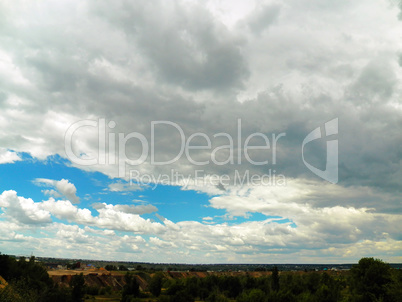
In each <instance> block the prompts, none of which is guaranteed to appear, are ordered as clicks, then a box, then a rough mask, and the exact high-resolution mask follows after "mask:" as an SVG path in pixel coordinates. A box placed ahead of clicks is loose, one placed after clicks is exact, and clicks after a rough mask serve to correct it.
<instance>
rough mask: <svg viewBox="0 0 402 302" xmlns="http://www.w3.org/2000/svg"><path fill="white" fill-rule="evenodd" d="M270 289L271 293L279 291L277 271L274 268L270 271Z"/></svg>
mask: <svg viewBox="0 0 402 302" xmlns="http://www.w3.org/2000/svg"><path fill="white" fill-rule="evenodd" d="M271 287H272V290H273V291H276V292H277V291H278V290H279V271H278V268H277V267H276V266H274V268H273V269H272V283H271Z"/></svg>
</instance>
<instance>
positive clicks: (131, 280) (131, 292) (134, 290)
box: [121, 273, 140, 302]
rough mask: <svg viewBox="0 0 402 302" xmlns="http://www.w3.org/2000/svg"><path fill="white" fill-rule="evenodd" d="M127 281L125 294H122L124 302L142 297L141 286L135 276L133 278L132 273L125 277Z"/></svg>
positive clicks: (124, 288)
mask: <svg viewBox="0 0 402 302" xmlns="http://www.w3.org/2000/svg"><path fill="white" fill-rule="evenodd" d="M124 279H125V281H126V285H124V287H123V293H122V298H121V301H122V302H129V301H131V300H133V299H134V298H137V297H139V295H140V285H139V284H138V282H137V279H136V278H135V276H133V275H132V274H130V273H127V274H126V275H125V277H124Z"/></svg>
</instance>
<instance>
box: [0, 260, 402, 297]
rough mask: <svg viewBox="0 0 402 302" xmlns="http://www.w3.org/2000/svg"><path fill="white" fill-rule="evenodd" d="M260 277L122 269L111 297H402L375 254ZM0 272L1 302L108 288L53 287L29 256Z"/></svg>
mask: <svg viewBox="0 0 402 302" xmlns="http://www.w3.org/2000/svg"><path fill="white" fill-rule="evenodd" d="M119 269H120V270H121V271H123V270H125V269H124V268H123V269H121V268H120V267H119ZM261 275H262V276H260V277H254V276H255V274H254V275H253V274H250V273H243V274H231V273H226V274H225V273H222V274H207V276H206V277H205V278H201V277H198V275H197V274H194V275H193V277H189V278H175V277H172V275H171V273H169V272H164V273H163V272H157V273H153V274H149V273H148V272H144V271H137V272H135V273H131V272H130V273H126V275H125V278H124V283H125V285H124V287H123V289H122V290H121V291H116V292H113V295H114V296H117V297H120V298H119V299H121V301H123V302H129V301H143V300H144V299H145V300H146V301H161V302H180V301H183V302H191V301H207V302H227V301H238V302H249V301H252V302H270V301H278V302H282V301H283V302H291V301H302V302H303V301H306V302H307V301H313V302H315V301H317V302H319V301H320V302H321V301H327V302H336V301H341V302H343V301H345V302H346V301H351V302H371V301H372V302H375V301H382V302H398V301H400V297H402V271H401V270H399V269H393V268H391V267H390V266H389V265H388V264H387V263H384V262H383V261H381V260H378V259H374V258H362V259H361V260H360V261H359V263H358V264H356V265H354V266H353V267H352V269H351V270H350V271H343V272H314V271H313V272H312V271H310V272H302V271H299V272H283V271H279V270H278V268H276V267H273V269H272V270H271V273H261ZM0 276H1V277H3V278H4V279H5V280H6V283H5V282H4V280H3V281H1V280H0V281H1V282H0V301H5V302H8V301H10V302H48V301H49V302H50V301H58V302H76V301H83V300H84V297H85V296H88V295H98V294H102V293H105V292H107V291H109V292H110V290H111V288H109V289H108V290H106V288H97V287H94V286H86V284H85V283H86V282H85V276H83V275H82V274H80V275H75V276H73V277H72V278H71V282H70V283H69V284H67V285H68V287H67V286H66V287H58V286H57V285H56V284H54V283H53V281H52V279H51V278H50V277H49V275H48V274H47V271H46V269H45V268H44V267H43V266H42V265H41V264H40V263H37V262H36V261H35V258H34V257H31V258H30V259H29V260H28V261H26V259H25V258H20V259H19V261H17V260H16V259H14V258H12V257H10V256H7V255H0ZM139 281H140V282H141V284H142V285H141V286H142V289H143V290H140V284H139ZM144 282H145V283H144ZM144 284H145V288H144ZM145 300H144V301H145Z"/></svg>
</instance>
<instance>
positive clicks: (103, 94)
mask: <svg viewBox="0 0 402 302" xmlns="http://www.w3.org/2000/svg"><path fill="white" fill-rule="evenodd" d="M304 2H306V1H304ZM304 2H303V3H304ZM303 3H302V4H296V3H295V1H290V2H289V5H288V6H286V5H280V4H267V5H263V6H261V7H259V6H256V9H253V10H251V11H250V13H249V14H246V15H244V16H243V17H242V18H239V20H238V21H237V22H234V23H235V25H234V26H230V25H227V24H225V23H224V22H223V21H222V20H220V19H219V18H217V17H216V16H215V15H214V14H213V13H211V11H210V10H209V9H208V8H207V7H205V6H204V5H202V4H197V3H191V2H188V3H187V2H186V3H184V2H181V1H178V2H175V3H174V4H170V3H167V2H162V1H136V2H135V4H132V3H130V2H127V1H115V2H114V3H113V5H111V4H110V2H106V1H103V2H97V1H96V2H95V1H89V2H85V4H82V5H79V6H74V5H72V4H71V5H67V8H65V9H66V11H67V12H68V13H64V12H63V11H62V10H61V9H60V8H59V7H57V5H53V6H46V7H45V6H44V5H43V6H41V5H38V6H35V7H34V8H32V10H31V11H30V12H28V11H23V12H18V11H15V10H13V9H12V8H11V7H4V10H3V11H5V12H6V13H5V14H6V15H8V16H12V18H11V17H9V18H5V19H2V21H1V22H2V24H4V26H2V29H1V40H0V43H1V47H2V52H1V54H2V55H3V62H4V66H5V67H4V70H5V71H6V72H4V73H1V74H0V75H1V80H2V83H3V85H2V87H1V97H0V99H1V106H2V111H3V112H4V117H5V118H4V120H5V121H6V122H4V123H3V124H2V126H3V127H2V129H7V131H3V132H2V133H1V139H2V142H4V145H7V147H8V148H11V149H14V150H17V151H25V152H31V153H32V154H33V155H35V156H38V157H40V156H42V157H45V156H47V155H51V154H55V153H58V154H64V145H63V144H64V133H65V130H66V129H67V128H68V126H69V125H71V124H72V123H73V122H76V121H79V120H82V119H93V120H96V119H98V118H106V119H107V120H108V121H110V120H113V121H115V122H116V127H115V128H114V129H113V130H111V131H112V132H114V133H118V132H121V133H125V134H128V133H130V132H133V131H136V132H140V133H142V134H144V135H145V136H146V137H147V139H148V141H150V125H151V122H152V121H161V120H167V121H171V122H174V123H177V124H178V125H179V126H180V127H181V128H182V129H183V131H184V133H185V135H186V137H187V138H188V137H189V136H190V135H191V134H193V133H196V132H203V133H205V134H206V135H207V136H208V137H211V138H213V136H214V134H217V133H220V132H225V133H228V134H230V135H231V136H232V137H233V139H234V145H237V143H238V141H237V120H238V119H241V121H242V136H243V142H244V139H245V138H246V137H247V136H248V135H250V134H252V133H255V132H261V133H263V134H266V135H267V136H268V137H271V135H272V134H276V135H279V134H280V133H286V136H285V137H283V138H281V139H280V140H279V143H278V150H277V164H276V165H274V166H273V165H272V163H271V165H264V166H255V165H251V164H249V163H247V161H246V160H245V158H244V153H243V155H242V164H233V165H222V166H219V165H214V164H209V165H206V166H204V167H203V169H204V170H205V171H206V172H207V173H211V174H214V173H216V174H233V173H235V170H238V171H241V172H244V171H246V170H250V171H251V172H252V173H258V174H264V173H266V172H267V169H269V168H272V169H275V170H276V171H277V172H278V173H283V174H284V175H285V176H286V177H289V178H292V179H297V178H302V179H312V180H316V181H319V178H318V177H317V176H316V175H314V174H313V173H311V172H310V171H309V170H308V169H307V168H306V166H305V165H304V163H303V161H302V157H301V146H302V142H303V139H304V138H305V137H306V135H308V133H309V132H310V131H312V130H314V129H315V128H316V127H318V126H322V125H323V124H324V123H325V122H327V121H329V120H331V119H334V118H338V119H339V135H338V139H339V185H340V186H344V187H353V186H363V187H364V186H366V187H369V188H372V189H373V190H378V191H379V192H387V193H390V192H393V193H394V194H398V193H399V192H400V188H401V187H402V172H401V171H402V169H401V158H402V154H401V151H400V150H401V148H400V144H401V142H402V134H401V133H402V132H401V131H400V130H401V129H402V114H401V111H400V96H401V87H400V84H399V83H400V78H401V69H400V66H399V65H398V64H400V49H398V47H397V45H396V41H397V39H396V38H395V39H394V38H393V36H392V37H391V36H388V35H383V32H382V29H381V28H380V27H378V29H376V28H374V27H375V26H374V25H373V28H372V27H371V25H367V26H369V27H370V28H369V29H368V30H369V31H368V30H366V29H365V28H361V24H363V23H364V21H367V20H366V19H364V18H363V16H360V15H359V16H360V17H359V18H356V20H354V19H351V18H349V19H347V21H346V22H345V21H341V20H339V18H338V17H337V14H336V13H335V12H334V11H333V9H335V10H336V12H345V13H347V14H349V13H350V14H352V12H353V11H355V10H357V8H356V6H354V5H352V4H350V3H348V2H347V1H345V2H342V3H340V4H339V5H338V4H337V5H335V4H333V2H331V1H326V2H325V3H324V2H323V4H320V5H318V4H317V5H313V4H312V3H310V4H308V5H307V8H308V10H307V12H306V13H301V12H300V7H301V6H302V5H303ZM304 4H305V3H304ZM368 9H370V7H369V8H368ZM387 9H388V8H387ZM387 9H386V8H383V7H382V11H384V13H383V15H384V16H386V17H383V15H381V16H380V17H381V18H380V19H379V20H391V21H389V23H387V26H388V27H389V28H391V27H392V26H393V25H394V24H396V23H393V22H394V21H395V22H398V21H397V16H396V15H397V14H395V11H393V10H392V8H389V9H390V11H389V12H388V11H387ZM41 14H42V15H43V14H44V15H45V16H44V19H46V22H41V21H40V19H38V18H40V16H41ZM309 14H312V15H314V17H309V16H310V15H309ZM392 16H394V19H395V20H394V21H392V20H393V19H392ZM309 18H310V19H309ZM20 20H24V22H22V21H20ZM308 20H309V22H311V23H307V21H308ZM303 22H304V23H303ZM378 22H380V21H378ZM301 24H302V25H301ZM317 24H321V26H322V27H320V26H317ZM248 29H250V30H248ZM394 44H395V45H394ZM384 45H385V46H384ZM398 56H399V57H398ZM16 104H19V105H18V106H17V105H16ZM38 138H40V139H38ZM179 139H180V138H179V136H178V133H177V131H176V129H173V128H168V127H165V128H162V127H160V128H159V131H158V132H157V133H156V139H155V141H156V145H155V148H156V149H157V151H158V153H157V157H158V158H157V159H158V160H168V159H172V158H174V157H175V155H176V154H177V153H178V150H179V146H180V140H179ZM213 142H214V144H213V147H216V146H219V145H221V144H224V143H226V141H225V139H223V138H221V139H215V140H213ZM256 142H257V143H261V141H259V142H258V141H256ZM76 143H77V145H79V147H80V148H81V149H82V150H81V151H85V150H87V151H88V152H89V151H96V149H97V146H98V145H97V143H98V142H97V137H96V135H95V136H91V137H84V136H83V138H82V140H78V141H77V142H76ZM32 145H34V146H35V147H32ZM306 150H307V151H308V154H307V155H306V159H307V160H308V161H309V162H311V163H312V164H316V165H318V166H320V168H321V169H323V163H324V160H325V156H326V145H325V142H321V143H316V144H312V145H310V146H309V147H308V148H307V149H306ZM239 151H241V150H237V149H236V150H235V151H234V152H235V153H234V155H235V157H236V158H237V152H239ZM140 152H141V148H140V146H139V145H138V143H136V142H134V141H130V142H129V143H128V148H127V154H128V156H129V157H130V158H136V157H138V154H139V153H140ZM210 156H211V153H210V152H209V151H203V152H198V153H197V154H196V153H194V158H196V159H198V160H200V161H201V160H208V159H210ZM220 156H221V158H225V156H227V154H226V153H224V152H222V153H221V154H220ZM254 156H255V159H258V160H263V159H268V160H270V161H271V162H272V160H271V159H272V150H271V151H268V152H267V153H264V152H259V153H257V154H256V153H254ZM266 157H268V158H266ZM172 168H174V169H176V170H178V171H181V172H183V173H192V172H194V170H195V169H197V167H195V166H194V165H191V163H189V162H188V160H187V159H186V158H184V157H182V158H180V159H179V160H178V161H176V162H175V163H173V164H172V165H169V166H150V165H144V166H143V167H141V169H143V171H144V172H149V173H161V172H163V173H167V172H168V171H170V169H172ZM94 169H98V170H100V171H102V172H104V173H106V174H113V173H115V170H116V167H101V166H98V167H94ZM313 200H315V199H313ZM332 200H333V199H331V201H332ZM314 202H315V201H314ZM347 202H348V204H350V205H355V206H361V205H363V204H364V202H363V201H362V200H360V199H358V198H356V199H354V201H353V198H352V199H350V200H349V199H348V201H347ZM319 204H320V203H317V205H319ZM327 204H328V203H326V202H324V201H323V202H322V203H321V205H327ZM366 204H367V205H369V206H370V207H374V208H376V209H377V210H379V211H387V212H389V211H391V210H398V200H397V199H396V200H393V201H390V202H389V203H386V204H385V203H381V202H376V201H375V200H374V199H370V200H368V201H367V202H366ZM391 204H392V205H391ZM399 210H400V209H399Z"/></svg>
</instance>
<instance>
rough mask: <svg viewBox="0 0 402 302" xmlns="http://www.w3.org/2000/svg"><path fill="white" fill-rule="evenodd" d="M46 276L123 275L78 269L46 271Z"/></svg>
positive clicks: (105, 271)
mask: <svg viewBox="0 0 402 302" xmlns="http://www.w3.org/2000/svg"><path fill="white" fill-rule="evenodd" d="M47 272H48V274H49V275H50V276H63V275H79V274H81V273H82V274H83V275H89V274H94V273H95V274H99V275H102V274H105V275H109V274H110V275H124V274H122V273H121V272H109V271H107V270H99V269H89V270H80V269H76V270H70V269H69V270H63V269H57V270H56V269H55V270H48V271H47Z"/></svg>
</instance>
